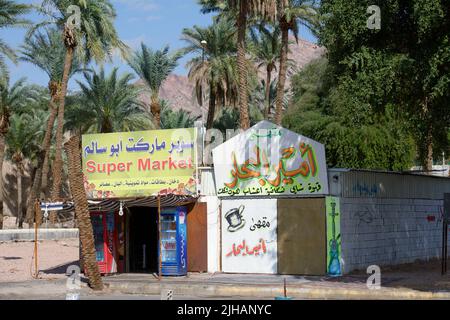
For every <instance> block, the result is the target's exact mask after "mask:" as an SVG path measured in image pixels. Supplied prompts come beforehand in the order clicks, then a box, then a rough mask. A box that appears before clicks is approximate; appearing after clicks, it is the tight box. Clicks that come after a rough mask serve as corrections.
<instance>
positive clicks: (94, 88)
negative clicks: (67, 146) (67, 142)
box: [66, 68, 152, 133]
mask: <svg viewBox="0 0 450 320" xmlns="http://www.w3.org/2000/svg"><path fill="white" fill-rule="evenodd" d="M84 78H85V83H84V82H81V81H77V83H78V85H79V86H80V89H81V93H80V94H79V95H76V96H73V97H71V98H69V99H68V107H67V115H66V127H67V129H69V130H74V131H78V133H85V132H90V133H107V132H118V131H131V130H145V129H151V128H152V124H151V120H150V117H149V115H148V113H147V112H146V110H145V107H144V106H143V105H142V104H141V103H140V102H139V101H138V96H139V93H140V90H139V88H138V87H137V86H134V85H132V84H131V83H130V81H131V80H132V79H133V75H132V74H130V73H125V74H123V75H121V76H119V75H118V74H117V68H114V69H113V70H112V72H111V73H110V74H109V75H105V72H104V70H103V68H102V69H101V70H100V72H99V73H97V72H94V73H93V74H90V73H84Z"/></svg>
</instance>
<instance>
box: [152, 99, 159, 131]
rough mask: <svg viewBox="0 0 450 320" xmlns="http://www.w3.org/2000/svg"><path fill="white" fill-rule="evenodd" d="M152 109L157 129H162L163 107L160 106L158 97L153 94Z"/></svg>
mask: <svg viewBox="0 0 450 320" xmlns="http://www.w3.org/2000/svg"><path fill="white" fill-rule="evenodd" d="M150 109H151V113H152V115H153V120H154V123H155V129H160V128H161V106H160V105H159V99H158V95H156V94H152V96H151V102H150Z"/></svg>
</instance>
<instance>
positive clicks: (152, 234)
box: [128, 207, 158, 273]
mask: <svg viewBox="0 0 450 320" xmlns="http://www.w3.org/2000/svg"><path fill="white" fill-rule="evenodd" d="M130 209H131V210H130V213H131V214H130V220H129V221H130V222H129V223H130V225H129V229H128V230H129V232H130V235H129V241H130V243H129V254H130V256H129V259H130V260H129V265H130V270H129V271H130V272H135V273H154V272H158V214H157V212H156V211H157V210H156V209H155V208H145V207H136V208H130Z"/></svg>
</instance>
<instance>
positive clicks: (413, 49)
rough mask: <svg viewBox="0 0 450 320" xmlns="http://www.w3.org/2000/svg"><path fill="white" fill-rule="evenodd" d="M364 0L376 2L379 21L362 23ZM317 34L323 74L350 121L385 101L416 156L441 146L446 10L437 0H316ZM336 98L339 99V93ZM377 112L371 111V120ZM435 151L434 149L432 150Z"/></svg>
mask: <svg viewBox="0 0 450 320" xmlns="http://www.w3.org/2000/svg"><path fill="white" fill-rule="evenodd" d="M369 5H378V6H379V7H380V9H381V29H380V30H369V29H368V28H367V26H366V22H367V19H368V18H369V15H368V14H367V13H366V10H367V7H368V6H369ZM321 14H322V17H323V21H322V28H321V30H320V32H319V39H320V42H321V44H322V45H324V46H326V48H327V51H328V57H329V62H330V70H331V72H330V75H331V78H330V81H332V82H333V83H334V85H335V87H336V90H335V91H336V95H337V96H339V97H341V98H343V100H342V101H341V102H342V103H341V107H342V108H350V109H351V110H353V112H354V114H353V115H352V114H349V118H348V119H347V120H348V121H349V122H352V123H355V122H356V123H358V124H359V123H365V122H367V121H370V119H368V117H372V114H371V112H372V111H374V112H376V113H377V114H384V113H385V112H386V109H387V108H388V107H390V106H393V107H392V108H393V109H394V111H396V113H397V116H398V117H400V118H401V119H402V121H405V122H407V124H408V125H409V127H410V130H411V132H412V133H413V134H414V139H415V141H416V145H417V148H418V156H419V158H420V161H421V162H422V163H424V162H425V160H426V159H428V158H430V157H431V156H432V154H430V152H431V151H432V150H433V148H434V149H435V150H434V153H435V154H436V153H437V154H440V151H441V150H443V149H445V148H446V146H448V139H447V138H446V132H447V131H448V128H449V127H450V112H449V107H448V101H449V99H450V43H449V37H450V11H449V10H448V2H447V1H443V0H411V1H402V0H383V1H381V0H378V1H369V0H323V1H322V6H321ZM338 102H339V101H338ZM376 121H378V119H377V118H376V117H372V122H374V123H375V122H376ZM436 158H438V157H436Z"/></svg>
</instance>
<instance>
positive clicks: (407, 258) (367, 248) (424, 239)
mask: <svg viewBox="0 0 450 320" xmlns="http://www.w3.org/2000/svg"><path fill="white" fill-rule="evenodd" d="M340 201H341V208H340V210H341V241H342V254H341V257H342V263H343V271H344V273H348V272H351V271H353V270H356V269H360V270H366V269H367V267H368V266H370V265H378V266H380V267H381V266H387V265H396V264H402V263H409V262H414V261H416V260H429V259H432V258H439V257H440V256H441V248H442V213H443V201H442V200H424V199H389V198H388V199H385V198H340ZM449 244H450V242H449Z"/></svg>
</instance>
